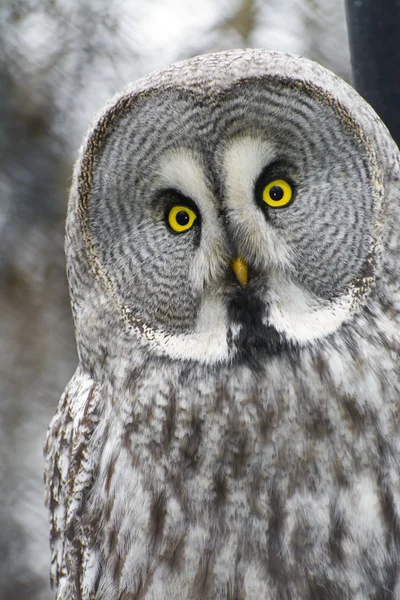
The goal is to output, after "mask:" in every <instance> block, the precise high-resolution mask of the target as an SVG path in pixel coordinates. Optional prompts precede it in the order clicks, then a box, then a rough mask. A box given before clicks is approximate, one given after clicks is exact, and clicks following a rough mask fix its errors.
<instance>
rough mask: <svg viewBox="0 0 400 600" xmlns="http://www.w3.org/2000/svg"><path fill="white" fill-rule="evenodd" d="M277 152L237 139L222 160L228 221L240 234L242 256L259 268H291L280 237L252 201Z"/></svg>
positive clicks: (260, 143)
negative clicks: (257, 184) (261, 175)
mask: <svg viewBox="0 0 400 600" xmlns="http://www.w3.org/2000/svg"><path fill="white" fill-rule="evenodd" d="M276 156H277V150H276V148H275V146H274V145H273V144H272V143H271V142H267V141H265V140H261V139H257V138H252V137H249V136H247V137H240V138H237V139H235V140H234V141H233V142H232V143H231V144H230V145H229V146H228V147H227V148H226V149H225V152H224V156H223V164H224V170H225V174H226V178H225V182H226V205H227V207H228V210H229V216H230V219H231V220H232V221H233V222H234V223H235V227H236V228H238V230H239V232H240V245H241V248H240V250H241V253H242V254H244V255H245V256H244V258H247V259H250V260H251V261H252V262H253V263H254V266H256V267H258V268H268V267H269V266H272V265H273V266H275V267H278V268H280V269H287V268H290V253H289V250H288V248H287V246H286V244H285V242H284V240H283V239H282V237H281V236H279V235H278V234H277V232H276V231H275V229H274V228H273V227H271V226H270V225H269V223H268V222H267V221H266V219H265V218H264V216H263V214H262V212H261V209H260V208H259V207H258V206H257V204H256V201H255V198H254V187H255V183H256V181H257V179H258V177H259V176H260V174H261V172H262V171H263V169H264V168H265V167H266V166H267V165H268V164H270V163H272V162H273V161H274V159H275V158H276Z"/></svg>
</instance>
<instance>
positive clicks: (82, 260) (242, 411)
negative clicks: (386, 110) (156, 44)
mask: <svg viewBox="0 0 400 600" xmlns="http://www.w3.org/2000/svg"><path fill="white" fill-rule="evenodd" d="M269 168H270V169H271V173H276V172H278V171H279V173H282V172H284V174H287V176H288V177H290V179H291V180H292V181H294V183H295V186H296V197H295V199H294V201H293V203H292V204H290V205H288V206H287V207H285V208H283V209H279V210H278V209H275V210H274V209H265V208H263V207H262V206H260V205H259V204H258V203H257V198H256V195H257V194H256V189H257V181H258V180H259V177H260V173H261V172H263V171H265V169H267V170H268V169H269ZM177 193H179V196H178V197H179V198H180V199H181V198H182V196H183V197H185V198H190V200H188V202H189V201H190V202H192V203H194V204H195V205H196V206H197V209H198V211H199V215H200V217H199V223H198V225H196V227H194V228H193V229H192V230H190V231H189V232H186V233H185V234H182V235H176V234H173V233H172V232H171V231H170V230H169V229H168V227H167V226H166V223H165V206H168V203H169V202H170V200H171V196H172V197H174V194H177ZM399 225H400V203H399V154H398V149H397V147H396V146H395V144H394V142H393V141H392V140H391V138H390V136H389V134H388V132H387V130H386V129H385V127H384V126H383V124H382V123H381V122H380V120H379V118H378V117H377V116H376V114H375V113H374V112H373V111H372V109H371V108H370V107H369V106H368V105H367V104H366V103H365V102H364V101H363V100H362V99H361V98H360V97H359V96H358V95H357V94H356V92H355V91H354V90H352V89H351V88H350V87H349V86H347V85H346V84H345V83H344V82H343V81H341V80H340V79H338V78H336V77H335V76H334V75H332V74H331V73H329V72H328V71H326V70H324V69H323V68H322V67H320V66H318V65H317V64H315V63H312V62H310V61H308V60H306V59H303V58H299V57H294V56H290V55H286V54H282V53H273V52H267V51H262V50H246V51H232V52H228V53H220V54H214V55H208V56H203V57H198V58H195V59H192V60H190V61H186V62H184V63H180V64H179V65H175V66H172V67H170V68H168V69H166V70H164V71H161V72H159V73H156V74H153V75H150V76H149V77H148V78H146V79H144V80H141V81H139V82H138V83H137V84H135V85H133V86H131V87H130V88H127V89H126V90H125V91H124V92H123V93H122V94H120V95H119V96H118V97H117V98H115V99H114V100H113V101H112V102H111V103H110V104H109V105H108V106H107V107H106V108H105V110H104V111H103V113H102V114H101V115H100V116H99V117H98V118H97V119H96V121H95V124H94V127H93V128H92V129H91V131H90V132H89V134H88V137H87V139H86V140H85V142H84V144H83V146H82V150H81V154H80V158H79V159H78V162H77V165H76V167H75V174H74V181H73V185H72V190H71V197H70V203H69V209H68V222H67V237H66V252H67V261H68V276H69V283H70V290H71V299H72V307H73V312H74V318H75V325H76V334H77V342H78V350H79V356H80V364H79V366H78V369H77V371H76V373H75V375H74V377H73V379H72V380H71V382H70V383H69V385H68V386H67V388H66V391H65V394H64V395H63V397H62V399H61V402H60V405H59V408H58V412H57V414H56V416H55V417H54V419H53V421H52V423H51V426H50V430H49V434H48V438H47V443H46V499H47V503H48V505H49V508H50V515H51V544H52V549H53V564H52V580H53V582H54V584H55V587H56V590H57V599H58V600H66V599H67V598H68V599H73V600H75V599H79V600H90V599H92V598H96V600H104V599H107V600H128V599H129V600H133V599H137V600H139V599H142V600H161V599H165V600H166V599H172V598H174V599H178V598H179V599H182V600H189V599H190V600H200V599H201V600H222V599H226V600H228V599H229V600H260V599H265V600H278V599H279V600H283V599H284V600H311V599H316V598H320V599H323V600H333V599H335V600H336V599H349V600H350V599H357V600H361V599H364V598H370V599H375V600H378V599H379V600H389V599H394V598H400V582H399V561H400V530H399V527H400V521H399V511H400V477H399V467H400V447H399V446H400V435H399V408H398V404H399V402H398V401H399V397H400V377H399V347H400V344H399V342H400V316H399V310H400V291H399V287H400V284H399V271H400V267H399V264H400V262H399V261H400V249H399V243H398V239H399V234H398V232H399ZM236 254H239V255H240V256H243V257H244V258H245V260H246V261H247V262H248V264H249V283H248V285H247V287H246V288H245V289H242V288H241V286H240V285H239V283H238V282H236V281H235V278H234V276H233V273H232V270H231V267H230V262H231V260H232V258H233V257H234V256H235V255H236Z"/></svg>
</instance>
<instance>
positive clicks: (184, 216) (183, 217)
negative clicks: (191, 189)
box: [175, 210, 190, 227]
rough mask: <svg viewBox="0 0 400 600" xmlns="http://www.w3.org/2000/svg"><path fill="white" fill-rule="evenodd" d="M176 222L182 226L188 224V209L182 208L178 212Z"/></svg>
mask: <svg viewBox="0 0 400 600" xmlns="http://www.w3.org/2000/svg"><path fill="white" fill-rule="evenodd" d="M175 219H176V222H177V223H178V225H180V226H181V227H184V226H185V225H187V224H188V223H189V219H190V217H189V215H188V213H187V212H186V210H180V211H179V212H177V213H176V217H175Z"/></svg>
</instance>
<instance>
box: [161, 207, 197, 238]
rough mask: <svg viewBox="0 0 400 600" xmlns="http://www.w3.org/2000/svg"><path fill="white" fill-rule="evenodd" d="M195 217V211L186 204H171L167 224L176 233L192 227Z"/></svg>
mask: <svg viewBox="0 0 400 600" xmlns="http://www.w3.org/2000/svg"><path fill="white" fill-rule="evenodd" d="M196 219H197V215H196V213H195V212H194V211H193V210H192V209H191V208H188V207H187V206H173V207H172V208H171V209H170V211H169V213H168V224H169V226H170V227H171V229H172V230H173V231H176V232H177V233H182V232H183V231H187V230H188V229H190V228H191V227H193V223H194V222H195V220H196Z"/></svg>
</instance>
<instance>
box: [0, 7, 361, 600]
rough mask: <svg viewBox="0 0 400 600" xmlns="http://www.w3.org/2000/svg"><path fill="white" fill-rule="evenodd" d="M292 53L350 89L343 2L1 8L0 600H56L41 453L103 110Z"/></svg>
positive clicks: (69, 343) (62, 358) (65, 369)
mask: <svg viewBox="0 0 400 600" xmlns="http://www.w3.org/2000/svg"><path fill="white" fill-rule="evenodd" d="M235 47H264V48H273V49H279V50H286V51H289V52H294V53H297V54H302V55H305V56H308V57H309V58H312V59H315V60H317V61H319V62H320V63H322V64H323V65H325V66H327V67H328V68H330V69H332V70H333V71H334V72H335V73H337V74H339V75H341V76H342V77H344V78H345V79H347V80H349V77H350V63H349V54H348V44H347V34H346V24H345V16H344V0H264V1H262V0H259V1H258V2H257V1H256V0H201V1H197V2H193V1H191V0H186V2H185V0H130V1H128V0H37V1H35V0H21V1H16V0H5V1H3V2H1V1H0V600H20V599H21V600H22V599H24V600H26V599H28V600H49V599H50V598H53V594H52V593H51V592H50V590H49V586H48V579H49V578H48V566H49V560H50V553H49V547H48V528H47V514H46V511H45V509H44V507H43V483H42V482H43V476H42V473H43V458H42V446H43V441H44V437H45V433H46V428H47V425H48V423H49V421H50V419H51V417H52V415H53V414H54V411H55V408H56V405H57V402H58V399H59V396H60V394H61V392H62V390H63V388H64V386H65V385H66V383H67V382H68V380H69V378H70V376H71V375H72V373H73V371H74V369H75V366H76V363H77V358H76V352H75V343H74V337H73V329H72V323H71V315H70V309H69V300H68V292H67V286H66V281H65V275H64V256H63V228H64V218H65V206H66V199H67V194H68V187H69V184H70V177H71V169H72V164H73V161H74V157H75V155H76V151H77V148H78V147H79V143H80V140H81V138H82V136H83V134H84V132H85V129H86V128H87V127H88V124H89V123H90V121H91V119H92V116H93V113H95V112H96V111H97V110H98V109H99V108H100V107H101V105H102V104H103V103H104V102H105V101H106V100H107V99H108V98H109V97H110V96H111V95H113V94H114V92H115V91H117V90H118V89H119V88H121V87H123V86H125V85H126V84H127V83H128V82H130V81H132V80H134V79H136V78H138V77H139V76H141V75H143V74H145V73H148V72H149V71H151V70H154V69H159V68H161V67H164V66H165V65H167V64H168V63H170V62H173V61H175V60H180V59H182V58H187V57H190V56H193V55H196V54H200V53H204V52H209V51H215V50H223V49H228V48H235Z"/></svg>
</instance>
